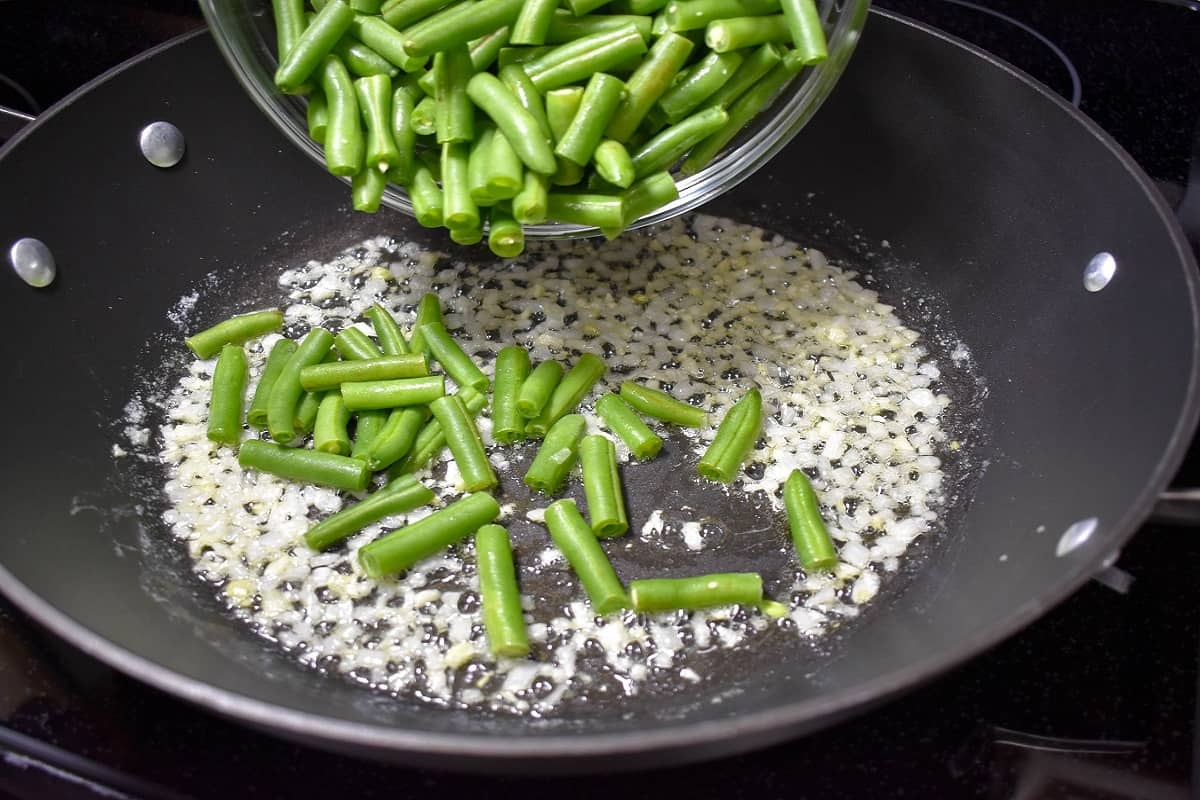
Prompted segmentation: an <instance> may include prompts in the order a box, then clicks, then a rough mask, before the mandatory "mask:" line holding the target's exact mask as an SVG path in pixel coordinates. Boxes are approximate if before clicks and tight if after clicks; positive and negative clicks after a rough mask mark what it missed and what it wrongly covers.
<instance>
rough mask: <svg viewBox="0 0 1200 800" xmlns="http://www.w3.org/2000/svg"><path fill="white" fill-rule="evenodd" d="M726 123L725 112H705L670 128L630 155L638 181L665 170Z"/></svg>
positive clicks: (711, 110)
mask: <svg viewBox="0 0 1200 800" xmlns="http://www.w3.org/2000/svg"><path fill="white" fill-rule="evenodd" d="M728 122H729V114H727V113H726V112H725V110H724V109H721V108H706V109H703V110H701V111H697V112H696V113H695V114H692V115H691V116H690V117H688V118H687V119H684V120H682V121H680V122H678V123H676V124H674V125H672V126H670V127H669V128H667V129H666V130H664V131H663V132H662V133H660V134H658V135H657V136H655V137H654V138H653V139H651V140H650V141H648V142H646V143H645V144H644V145H642V146H641V147H640V148H638V150H637V152H636V153H634V154H633V168H634V170H635V171H636V172H637V177H639V178H644V177H646V176H647V175H649V174H651V173H654V172H662V171H663V170H665V169H667V168H668V167H670V166H671V165H673V164H674V163H675V162H676V161H678V160H679V159H681V158H683V156H684V155H685V154H686V153H687V152H688V150H690V149H692V148H693V147H694V146H696V145H697V144H698V143H700V142H702V141H704V140H705V139H706V138H708V137H709V136H712V135H713V134H714V133H716V132H717V131H719V130H721V128H722V127H724V126H725V125H726V124H728Z"/></svg>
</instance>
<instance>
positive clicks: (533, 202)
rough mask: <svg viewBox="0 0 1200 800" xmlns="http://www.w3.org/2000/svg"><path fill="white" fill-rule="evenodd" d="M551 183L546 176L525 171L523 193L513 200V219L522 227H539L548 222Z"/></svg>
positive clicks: (518, 193) (519, 193)
mask: <svg viewBox="0 0 1200 800" xmlns="http://www.w3.org/2000/svg"><path fill="white" fill-rule="evenodd" d="M549 189H550V181H549V179H548V178H547V177H546V176H545V175H539V174H538V173H536V172H534V171H533V170H529V169H527V170H525V176H524V183H523V184H522V186H521V191H519V192H517V196H516V197H514V198H513V200H512V212H513V218H514V219H516V221H517V222H519V223H521V224H522V225H539V224H541V223H543V222H545V221H546V203H547V202H549Z"/></svg>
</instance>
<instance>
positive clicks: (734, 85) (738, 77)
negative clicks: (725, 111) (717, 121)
mask: <svg viewBox="0 0 1200 800" xmlns="http://www.w3.org/2000/svg"><path fill="white" fill-rule="evenodd" d="M782 60H783V50H782V48H780V47H779V45H777V44H764V45H763V46H762V47H760V48H758V49H757V50H755V51H754V52H752V53H751V54H750V55H748V56H746V58H745V60H743V61H742V65H741V66H740V67H738V68H737V71H736V72H734V73H733V76H732V77H730V79H729V80H728V81H726V82H725V84H724V85H722V86H721V88H720V89H717V91H715V92H713V94H712V95H711V96H710V97H709V98H708V100H706V101H705V102H704V107H705V108H713V107H720V108H729V106H731V105H733V103H734V102H735V101H736V100H737V99H738V98H739V97H741V96H742V95H743V94H745V93H746V91H747V90H748V89H750V87H751V86H754V85H755V84H757V83H758V82H759V80H761V79H762V77H763V76H764V75H766V74H767V73H769V72H770V71H771V70H773V69H774V68H775V67H776V66H778V64H779V63H780V62H781V61H782Z"/></svg>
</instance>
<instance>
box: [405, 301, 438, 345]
mask: <svg viewBox="0 0 1200 800" xmlns="http://www.w3.org/2000/svg"><path fill="white" fill-rule="evenodd" d="M431 322H443V320H442V301H441V300H440V299H439V298H438V296H437V295H436V294H433V293H432V292H426V293H425V294H423V295H421V299H420V300H419V301H418V302H417V317H416V319H415V320H413V325H412V336H411V338H410V340H409V346H410V347H412V351H413V352H414V353H424V354H425V355H427V356H431V355H433V354H432V353H431V352H430V350H429V346H428V345H427V344H426V343H425V335H424V334H423V333H421V326H422V325H428V324H429V323H431Z"/></svg>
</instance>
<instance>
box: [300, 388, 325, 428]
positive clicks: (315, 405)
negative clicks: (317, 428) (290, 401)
mask: <svg viewBox="0 0 1200 800" xmlns="http://www.w3.org/2000/svg"><path fill="white" fill-rule="evenodd" d="M322 397H324V392H305V393H304V394H302V395H301V396H300V402H299V403H297V404H296V433H297V435H299V436H304V435H306V434H309V433H312V429H313V426H314V425H315V424H316V422H317V412H318V411H320V410H321V398H322Z"/></svg>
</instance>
